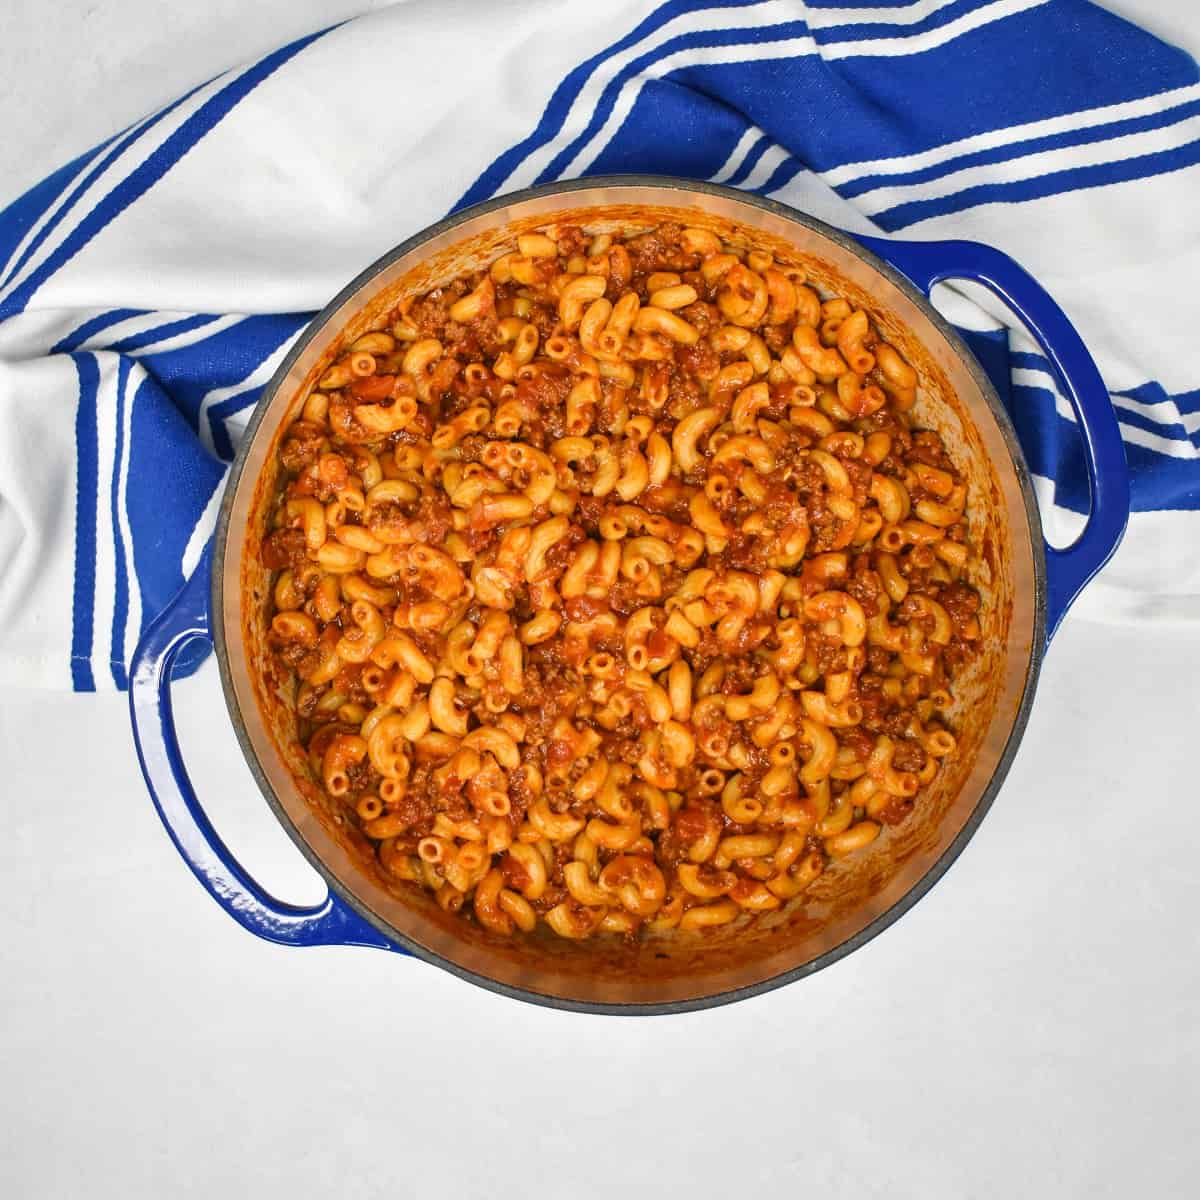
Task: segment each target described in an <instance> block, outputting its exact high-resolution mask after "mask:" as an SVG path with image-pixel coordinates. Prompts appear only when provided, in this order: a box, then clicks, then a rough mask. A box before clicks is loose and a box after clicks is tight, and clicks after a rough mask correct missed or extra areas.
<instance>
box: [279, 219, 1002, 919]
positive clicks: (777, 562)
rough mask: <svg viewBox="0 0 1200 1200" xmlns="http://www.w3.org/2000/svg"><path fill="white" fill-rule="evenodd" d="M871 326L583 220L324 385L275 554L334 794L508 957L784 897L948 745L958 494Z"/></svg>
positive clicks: (753, 266) (736, 260)
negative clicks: (508, 951)
mask: <svg viewBox="0 0 1200 1200" xmlns="http://www.w3.org/2000/svg"><path fill="white" fill-rule="evenodd" d="M917 386H918V382H917V377H916V374H915V372H914V371H913V370H912V368H911V367H910V366H909V364H908V363H907V362H906V361H905V360H904V358H903V357H902V356H901V355H900V353H899V352H898V351H897V350H896V349H895V348H894V347H893V346H892V345H890V344H889V343H888V342H887V341H885V340H883V339H882V338H881V336H880V335H879V333H878V332H877V330H876V329H875V328H874V326H873V324H872V320H871V318H870V315H869V314H868V313H867V312H866V311H864V310H863V309H861V308H856V307H854V306H853V305H851V304H850V303H849V302H848V301H847V300H846V299H844V298H839V297H837V296H828V295H822V294H820V293H819V292H818V291H817V290H816V288H815V287H813V286H811V285H810V284H809V282H808V281H807V280H806V277H805V275H804V273H803V271H801V270H800V269H798V268H796V267H793V266H789V265H788V264H787V263H786V262H783V261H776V260H775V259H773V258H772V257H771V256H769V255H767V254H765V253H762V252H756V251H753V250H752V251H739V250H737V249H734V248H732V247H731V246H729V245H727V244H724V243H723V242H722V241H721V240H720V239H719V238H718V237H717V236H716V235H714V234H713V233H711V232H708V231H704V230H699V229H690V228H682V227H679V226H672V225H662V226H659V227H658V228H655V229H652V230H650V231H648V232H639V233H636V234H633V235H630V236H627V237H624V238H621V237H616V236H613V235H609V234H599V235H594V236H589V235H586V234H585V233H584V232H583V231H582V230H581V229H579V228H577V227H574V226H568V225H560V226H557V227H550V228H547V229H545V230H544V231H542V232H538V233H531V234H526V235H523V236H521V237H519V238H518V239H517V241H516V244H515V245H514V246H513V247H512V249H511V251H510V252H508V253H505V254H503V255H502V256H501V257H499V258H498V259H497V260H496V261H495V262H493V263H492V264H491V266H490V269H488V270H486V271H483V272H480V273H476V274H473V275H470V276H468V277H465V278H461V279H458V280H457V281H455V282H454V283H452V284H450V285H449V286H446V287H443V288H438V289H436V290H433V291H430V292H428V293H427V294H425V295H422V296H419V297H415V298H411V299H408V300H405V301H404V302H402V303H400V304H399V306H398V307H397V308H396V309H394V310H393V311H392V312H391V313H390V314H389V316H388V319H387V321H386V322H380V327H379V328H378V329H375V330H373V331H371V332H367V333H365V334H364V335H362V336H360V337H358V338H357V340H355V341H353V342H352V343H351V344H350V345H348V346H347V347H345V349H344V351H343V352H342V353H341V355H340V357H338V358H337V359H336V361H334V362H333V363H332V365H330V366H329V367H328V368H327V369H326V370H325V372H324V374H323V375H321V376H320V378H319V379H318V380H317V383H316V385H315V386H314V387H313V388H312V389H311V391H310V392H309V393H308V395H307V396H306V397H305V399H304V403H303V408H302V411H301V412H300V414H299V416H298V417H297V419H296V420H295V421H294V423H293V424H292V425H291V427H290V428H289V430H288V431H287V433H286V435H285V437H284V440H283V442H282V444H281V449H280V454H281V459H282V466H283V468H284V474H285V479H286V485H285V487H284V489H283V491H282V494H281V495H280V497H279V500H278V506H277V509H276V510H275V513H274V516H273V519H272V526H271V531H270V532H269V533H268V535H267V536H266V538H265V539H264V542H263V548H262V554H263V562H264V565H265V566H266V567H268V568H270V569H271V570H273V571H276V572H278V574H277V576H276V577H275V584H274V607H273V610H272V611H273V613H274V615H273V618H272V621H271V633H270V639H271V644H272V646H273V648H274V650H275V652H276V653H277V654H278V656H279V657H280V658H281V660H282V661H283V662H284V663H285V664H286V665H287V667H288V668H289V669H290V670H292V671H294V674H295V676H296V678H297V691H296V698H295V703H296V708H297V712H298V716H299V718H300V732H301V736H302V738H303V740H304V745H305V746H306V748H307V755H308V760H309V763H310V765H311V768H312V771H313V773H314V775H315V777H316V779H317V780H319V781H320V783H321V785H322V786H323V787H324V789H325V790H326V791H327V792H328V794H329V796H330V797H332V798H333V799H334V800H335V801H337V802H338V803H340V804H343V805H344V806H345V810H346V813H347V818H348V819H350V820H353V821H355V822H357V823H358V825H359V826H360V827H361V829H362V831H363V833H364V834H365V835H366V837H368V838H369V839H371V840H372V842H373V843H374V844H375V845H376V847H377V852H378V856H379V859H380V862H381V864H382V867H383V868H384V870H386V871H387V872H388V873H390V875H391V876H393V877H394V878H396V879H398V880H407V881H411V883H412V884H414V885H419V886H421V887H424V888H428V889H430V890H431V891H432V892H433V893H434V894H435V896H436V899H437V902H438V903H439V904H440V905H441V906H442V907H443V908H444V909H446V910H449V911H452V912H457V911H459V910H461V912H462V914H463V915H464V917H467V918H473V919H474V920H476V921H478V922H479V923H480V924H481V925H482V926H483V927H484V928H486V929H488V930H491V931H494V932H495V933H498V934H511V933H513V932H514V931H516V930H520V931H524V932H530V931H533V930H534V929H535V928H536V927H537V926H538V924H539V922H544V923H545V925H546V926H547V927H548V928H549V929H550V930H552V931H553V932H554V933H555V934H558V935H561V936H562V937H567V938H585V937H588V936H590V935H593V934H599V933H614V934H622V935H636V934H637V933H638V932H639V931H640V930H642V929H644V928H650V929H655V930H666V929H678V930H681V931H698V930H702V929H704V928H706V927H709V926H717V925H724V924H727V923H729V922H731V921H734V920H736V919H737V918H738V917H739V916H740V915H741V914H743V913H746V914H755V913H763V912H767V911H769V910H773V909H777V908H780V907H781V906H782V905H784V904H786V903H787V901H789V900H790V899H791V898H793V897H796V896H799V895H800V894H801V893H802V892H804V891H805V889H806V888H808V887H809V886H810V885H811V884H812V883H813V882H814V881H815V880H816V879H817V878H818V876H820V874H821V873H822V871H824V870H825V868H826V866H827V864H828V863H829V862H830V860H833V859H838V858H842V857H844V856H847V855H852V854H854V853H856V852H857V851H860V850H862V849H863V848H864V847H866V846H868V845H870V843H872V842H873V841H874V840H875V839H876V838H877V837H879V835H880V833H881V831H882V830H883V829H884V827H885V826H888V825H892V824H895V823H897V822H900V821H902V820H903V819H904V818H905V816H906V814H907V813H908V812H909V811H910V810H911V809H912V807H913V806H914V804H918V803H920V795H921V789H922V786H923V785H924V784H927V783H929V782H930V781H931V780H932V779H933V778H934V776H935V775H936V774H937V772H938V769H939V762H940V760H941V759H942V758H944V757H945V756H947V755H950V754H953V753H954V750H955V737H954V734H953V732H952V731H951V730H950V728H948V725H947V719H948V710H949V709H950V708H951V705H952V699H951V686H952V684H953V681H954V678H955V675H956V672H957V671H958V670H959V669H960V668H961V667H962V666H963V664H964V662H965V661H966V659H967V658H968V656H969V655H971V653H972V651H973V647H974V644H975V643H976V642H977V641H978V638H979V633H980V625H979V619H978V615H977V614H978V609H979V596H978V594H977V593H976V592H975V591H974V590H973V589H972V588H971V587H970V586H969V585H968V584H967V582H966V580H965V578H964V576H965V568H966V567H967V564H968V561H969V559H970V556H971V549H970V547H969V546H968V542H967V523H966V519H965V516H964V511H965V501H966V488H965V486H964V483H963V481H962V478H961V476H960V474H959V473H958V472H957V471H956V470H955V467H954V464H953V463H952V462H951V461H950V459H949V457H948V456H947V453H946V450H945V447H944V446H943V444H942V442H941V440H940V439H939V437H938V436H937V435H936V434H934V433H931V432H928V431H922V430H920V429H917V428H914V425H913V421H912V417H911V410H912V407H913V404H914V401H915V398H916V389H917Z"/></svg>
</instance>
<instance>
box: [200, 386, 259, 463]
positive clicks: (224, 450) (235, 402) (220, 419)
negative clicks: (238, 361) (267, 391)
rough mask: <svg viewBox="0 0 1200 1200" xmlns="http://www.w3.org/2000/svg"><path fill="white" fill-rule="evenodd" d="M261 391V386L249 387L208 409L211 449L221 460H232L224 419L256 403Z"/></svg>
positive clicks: (232, 447) (232, 453)
mask: <svg viewBox="0 0 1200 1200" xmlns="http://www.w3.org/2000/svg"><path fill="white" fill-rule="evenodd" d="M262 392H263V390H262V388H261V387H256V388H250V389H249V390H247V391H245V392H239V393H238V394H237V395H236V396H229V397H228V398H226V399H225V400H222V401H221V402H220V403H219V404H214V405H213V406H212V407H211V408H210V409H209V410H208V428H209V432H210V433H211V435H212V443H213V449H214V450H215V451H216V452H217V457H218V458H219V459H220V460H221V461H222V462H233V455H234V445H233V442H232V441H231V440H230V437H229V430H228V429H226V428H225V421H226V419H227V418H229V417H232V416H233V415H234V414H235V413H240V412H241V411H242V410H243V409H246V408H250V407H251V406H252V405H254V404H257V403H258V398H259V397H260V396H261V395H262Z"/></svg>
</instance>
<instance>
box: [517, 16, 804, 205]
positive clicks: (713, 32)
mask: <svg viewBox="0 0 1200 1200" xmlns="http://www.w3.org/2000/svg"><path fill="white" fill-rule="evenodd" d="M807 32H808V26H807V25H806V24H805V23H804V22H803V21H787V22H784V23H781V24H779V25H771V26H767V27H765V28H755V29H747V28H738V29H709V30H702V31H700V32H698V33H683V34H679V35H678V36H676V37H673V38H669V39H668V40H667V41H665V42H664V43H663V44H662V45H661V46H659V47H658V48H657V49H655V50H651V51H649V52H648V53H646V54H643V55H641V56H640V57H638V58H635V59H633V60H632V61H631V62H629V63H627V64H626V65H625V66H624V67H622V68H621V70H620V71H618V72H617V74H616V75H614V76H613V78H612V79H610V80H609V81H608V83H607V84H606V85H605V87H604V90H603V91H602V92H601V93H600V99H599V100H598V101H597V103H596V107H595V108H594V109H593V110H592V115H591V117H590V118H589V119H588V123H587V126H586V127H585V128H584V130H583V132H582V133H580V134H579V135H578V136H577V137H575V138H574V139H573V140H572V141H571V142H570V143H569V144H568V145H567V146H566V147H565V149H563V150H560V151H559V152H558V154H556V155H555V156H554V158H553V159H552V160H551V161H550V164H549V166H547V167H546V168H545V169H544V170H543V171H542V172H541V174H540V175H538V177H537V180H536V182H537V183H548V182H550V181H551V180H554V179H558V178H559V176H560V175H562V173H563V172H564V171H566V170H567V168H568V167H569V166H570V165H571V163H572V161H573V160H574V158H575V156H576V155H577V154H578V153H579V152H580V150H582V149H583V148H584V147H585V146H586V145H587V144H588V142H589V141H590V140H591V139H592V138H593V137H595V135H596V134H597V133H599V131H600V130H601V129H602V128H603V127H604V123H605V121H607V120H608V118H609V116H610V115H611V113H612V110H613V107H614V106H615V104H616V102H617V97H618V96H619V95H620V93H621V89H622V88H623V87H624V86H625V84H626V83H628V82H629V81H630V80H631V79H635V78H637V76H638V75H640V74H641V73H642V72H643V71H644V70H645V69H646V68H647V67H650V66H652V65H653V64H654V63H656V62H658V61H659V60H660V59H663V58H666V57H667V56H668V55H671V54H675V53H677V52H678V51H680V50H689V49H711V48H713V47H716V46H739V45H744V44H745V43H746V42H754V43H756V44H758V45H762V44H764V43H770V42H777V41H782V40H784V39H786V38H790V37H799V36H802V35H803V34H805V33H807ZM764 128H765V127H764Z"/></svg>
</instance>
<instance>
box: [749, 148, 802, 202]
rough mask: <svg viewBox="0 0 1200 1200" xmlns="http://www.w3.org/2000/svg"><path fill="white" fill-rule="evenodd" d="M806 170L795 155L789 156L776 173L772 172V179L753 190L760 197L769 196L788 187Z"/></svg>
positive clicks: (777, 168)
mask: <svg viewBox="0 0 1200 1200" xmlns="http://www.w3.org/2000/svg"><path fill="white" fill-rule="evenodd" d="M803 170H804V164H803V163H802V162H801V161H800V160H799V159H798V158H796V157H794V156H793V155H791V154H789V155H788V156H787V158H785V159H784V160H783V162H781V163H780V164H779V165H778V166H777V167H776V168H775V170H774V171H772V172H771V176H770V178H769V179H768V180H767V182H766V183H764V184H761V185H760V186H758V187H756V188H754V189H753V190H754V191H755V192H757V193H758V195H760V196H769V195H770V194H771V193H772V192H777V191H779V189H780V188H784V187H787V185H788V184H789V183H791V182H792V180H793V179H795V178H796V176H797V175H799V174H800V172H801V171H803Z"/></svg>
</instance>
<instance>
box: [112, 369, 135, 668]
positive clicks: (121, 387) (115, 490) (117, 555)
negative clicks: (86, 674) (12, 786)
mask: <svg viewBox="0 0 1200 1200" xmlns="http://www.w3.org/2000/svg"><path fill="white" fill-rule="evenodd" d="M129 367H130V360H129V359H127V358H122V359H120V360H119V362H118V364H117V412H116V422H117V429H116V434H117V437H116V446H115V448H114V450H113V469H112V487H111V489H110V495H109V509H110V513H111V517H112V536H113V561H114V563H115V568H116V569H115V570H114V572H113V574H114V575H115V577H116V596H115V598H114V600H113V618H112V642H111V648H110V650H109V655H108V660H109V664H110V666H111V668H112V677H113V682H114V683H115V684H116V685H117V687H118V688H120V689H121V690H122V691H124V690H125V688H127V687H128V686H129V680H128V679H127V677H126V675H125V625H126V622H127V621H128V620H129V577H128V575H127V574H126V571H125V539H124V538H123V537H122V536H121V519H120V515H121V496H120V482H121V458H122V456H123V454H124V451H125V404H126V397H125V388H126V386H127V384H128V382H129Z"/></svg>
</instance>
